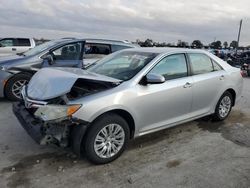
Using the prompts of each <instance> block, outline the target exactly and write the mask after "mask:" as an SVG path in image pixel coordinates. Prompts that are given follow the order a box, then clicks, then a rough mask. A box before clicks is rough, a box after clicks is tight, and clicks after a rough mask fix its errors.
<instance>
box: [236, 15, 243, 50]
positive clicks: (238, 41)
mask: <svg viewBox="0 0 250 188" xmlns="http://www.w3.org/2000/svg"><path fill="white" fill-rule="evenodd" d="M241 26H242V19H241V20H240V27H239V32H238V40H237V48H236V54H237V51H238V48H239V46H240V45H239V43H240V33H241Z"/></svg>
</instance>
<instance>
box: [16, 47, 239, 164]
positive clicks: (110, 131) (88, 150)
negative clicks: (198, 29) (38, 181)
mask: <svg viewBox="0 0 250 188" xmlns="http://www.w3.org/2000/svg"><path fill="white" fill-rule="evenodd" d="M242 82H243V80H242V76H241V72H240V70H239V69H237V68H234V67H232V66H230V65H228V64H227V63H226V62H224V61H222V60H221V59H219V58H217V57H216V56H214V55H213V54H210V53H209V52H206V51H202V50H189V49H174V48H141V49H129V50H123V51H120V52H117V53H114V54H112V55H109V56H107V57H106V58H104V59H102V60H100V61H99V62H98V63H97V64H95V65H93V66H91V67H90V68H89V69H88V70H87V71H86V70H81V69H76V68H64V69H63V68H44V69H42V70H40V71H38V72H37V73H36V74H35V75H34V76H33V78H32V79H31V81H30V83H29V84H28V85H27V86H25V87H24V88H23V90H22V96H23V101H22V102H20V103H18V104H14V106H13V111H14V113H15V115H16V116H17V118H18V119H19V121H20V123H21V124H22V126H23V127H24V128H25V129H26V130H27V132H28V133H29V134H30V135H31V136H32V137H33V138H34V139H35V140H36V141H37V142H38V143H39V144H57V145H59V146H61V147H68V146H72V148H73V150H74V152H75V153H77V154H79V155H82V154H85V155H86V157H87V158H88V159H89V160H90V161H92V162H93V163H97V164H103V163H108V162H111V161H113V160H115V159H116V158H117V157H119V156H120V155H121V153H122V152H123V151H124V149H125V148H126V146H127V144H128V141H129V140H130V139H132V138H135V137H138V136H141V135H145V134H148V133H152V132H155V131H160V130H162V129H166V128H169V127H172V126H175V125H178V124H181V123H184V122H188V121H192V120H194V119H198V118H201V117H204V116H211V117H212V118H213V119H214V120H217V121H222V120H224V119H225V118H227V116H228V115H229V113H230V111H231V108H232V107H233V106H234V104H235V103H236V101H237V99H238V98H239V97H240V95H241V90H242Z"/></svg>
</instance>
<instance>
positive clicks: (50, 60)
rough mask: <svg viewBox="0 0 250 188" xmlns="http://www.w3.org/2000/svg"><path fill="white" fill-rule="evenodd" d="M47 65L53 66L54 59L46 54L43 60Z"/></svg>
mask: <svg viewBox="0 0 250 188" xmlns="http://www.w3.org/2000/svg"><path fill="white" fill-rule="evenodd" d="M43 60H44V61H46V62H47V63H48V64H49V65H53V63H54V58H53V56H52V55H51V54H48V55H47V56H46V57H45V58H44V59H43Z"/></svg>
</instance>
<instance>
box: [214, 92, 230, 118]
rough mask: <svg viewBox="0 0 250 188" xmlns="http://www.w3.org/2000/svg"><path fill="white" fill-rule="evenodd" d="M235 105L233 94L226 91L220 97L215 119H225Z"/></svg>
mask: <svg viewBox="0 0 250 188" xmlns="http://www.w3.org/2000/svg"><path fill="white" fill-rule="evenodd" d="M232 106H233V97H232V94H231V93H230V92H228V91H226V92H225V93H224V94H223V95H222V96H221V98H220V99H219V101H218V103H217V105H216V109H215V113H214V116H213V119H214V120H216V121H223V120H224V119H226V118H227V116H228V115H229V114H230V112H231V109H232Z"/></svg>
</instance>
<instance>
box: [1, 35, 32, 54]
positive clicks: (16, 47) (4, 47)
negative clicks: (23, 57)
mask: <svg viewBox="0 0 250 188" xmlns="http://www.w3.org/2000/svg"><path fill="white" fill-rule="evenodd" d="M35 46H36V43H35V40H34V39H33V38H2V39H0V56H9V55H16V54H18V53H23V52H26V51H28V50H30V49H32V48H34V47H35Z"/></svg>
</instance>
